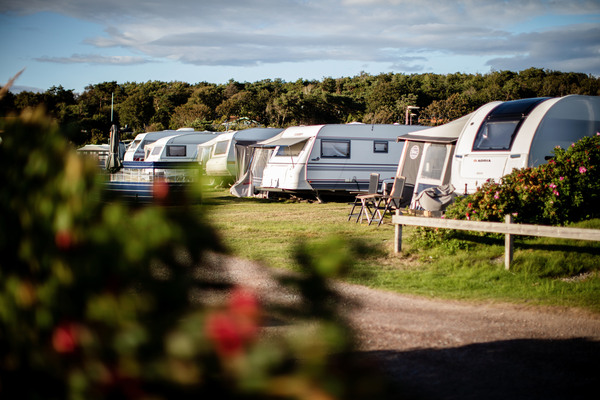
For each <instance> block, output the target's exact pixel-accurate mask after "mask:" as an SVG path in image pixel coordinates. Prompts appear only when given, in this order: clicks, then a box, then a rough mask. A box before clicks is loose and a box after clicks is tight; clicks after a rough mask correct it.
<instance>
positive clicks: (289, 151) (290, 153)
mask: <svg viewBox="0 0 600 400" xmlns="http://www.w3.org/2000/svg"><path fill="white" fill-rule="evenodd" d="M305 144H306V140H303V141H302V142H300V143H295V144H293V145H291V146H279V148H278V149H277V153H275V157H296V156H298V155H300V153H301V152H302V150H304V145H305Z"/></svg>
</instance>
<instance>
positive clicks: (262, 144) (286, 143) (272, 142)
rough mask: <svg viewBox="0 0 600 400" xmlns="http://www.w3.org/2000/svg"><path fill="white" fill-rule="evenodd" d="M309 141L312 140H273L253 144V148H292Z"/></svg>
mask: <svg viewBox="0 0 600 400" xmlns="http://www.w3.org/2000/svg"><path fill="white" fill-rule="evenodd" d="M308 139H310V138H308V137H306V136H303V137H293V138H272V139H267V140H263V141H262V142H258V143H256V144H253V145H252V147H277V146H292V145H295V144H296V143H300V142H303V141H305V140H308Z"/></svg>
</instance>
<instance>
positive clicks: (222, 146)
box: [213, 140, 229, 156]
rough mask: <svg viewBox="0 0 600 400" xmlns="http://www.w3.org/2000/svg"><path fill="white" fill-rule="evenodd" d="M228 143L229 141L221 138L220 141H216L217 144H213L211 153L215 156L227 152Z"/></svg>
mask: <svg viewBox="0 0 600 400" xmlns="http://www.w3.org/2000/svg"><path fill="white" fill-rule="evenodd" d="M228 145H229V141H228V140H222V141H220V142H217V144H215V152H214V153H213V154H214V155H215V156H218V155H220V154H225V153H226V152H227V147H229V146H228Z"/></svg>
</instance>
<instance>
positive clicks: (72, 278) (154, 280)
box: [0, 111, 382, 399]
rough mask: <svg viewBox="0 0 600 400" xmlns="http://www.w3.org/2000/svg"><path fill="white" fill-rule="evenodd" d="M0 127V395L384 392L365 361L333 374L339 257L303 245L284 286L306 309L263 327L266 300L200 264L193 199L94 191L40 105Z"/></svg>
mask: <svg viewBox="0 0 600 400" xmlns="http://www.w3.org/2000/svg"><path fill="white" fill-rule="evenodd" d="M0 139H1V140H0V180H1V182H2V190H1V191H0V209H1V210H2V217H1V219H0V254H1V257H0V397H2V398H27V399H66V398H69V399H102V398H111V399H112V398H136V399H139V398H152V399H166V398H169V399H185V398H207V397H209V396H210V397H211V398H212V397H218V398H231V397H249V398H282V397H289V398H294V397H303V396H304V397H306V396H308V395H310V394H312V395H314V396H316V397H319V396H321V397H323V396H330V397H338V398H349V397H353V396H355V397H354V398H361V397H362V398H373V396H374V395H375V393H376V392H377V390H379V389H381V387H382V386H380V385H374V384H373V381H372V380H369V381H368V384H365V383H366V381H365V379H367V380H368V379H370V378H372V377H373V376H374V374H373V373H366V372H364V371H362V372H361V373H360V374H355V372H353V370H352V368H350V367H349V366H350V363H348V362H345V361H344V357H343V356H340V357H339V359H338V360H337V362H338V364H339V365H337V368H335V370H334V369H333V367H334V366H335V360H332V359H331V358H330V357H329V355H330V354H331V353H333V352H335V353H338V354H347V350H349V349H351V348H352V347H351V346H352V341H351V340H350V339H351V336H350V335H349V334H348V331H347V330H346V329H345V326H346V325H345V324H344V323H343V321H341V320H340V319H337V318H333V317H332V315H333V311H332V310H335V308H332V304H335V300H336V299H335V296H334V294H333V292H331V291H329V290H328V288H327V283H326V281H325V277H324V274H325V273H328V272H327V271H330V270H331V269H332V268H333V269H334V270H339V269H341V267H340V266H339V265H338V264H336V263H338V262H341V263H346V262H347V261H348V259H347V258H343V257H337V258H336V257H333V258H332V254H333V253H335V252H334V251H333V252H332V251H330V252H329V254H328V255H327V257H325V258H320V257H319V256H313V255H308V254H306V253H305V252H300V253H299V254H301V256H299V259H300V260H301V261H302V263H303V265H305V266H307V270H308V273H307V274H306V275H305V276H304V275H303V276H299V277H297V278H294V277H289V278H287V279H286V281H285V283H287V284H289V285H292V286H293V287H296V288H297V290H298V297H299V299H300V300H299V304H300V305H302V304H303V301H304V304H309V305H310V308H305V309H300V310H298V309H295V308H294V307H298V306H297V305H294V306H290V307H289V308H285V307H284V308H283V309H280V310H277V312H278V313H279V314H278V315H282V316H285V317H286V318H290V320H289V321H287V325H289V326H290V327H293V328H290V329H288V330H286V332H285V333H284V334H282V335H275V334H273V335H259V332H260V330H261V329H262V328H263V327H264V326H265V321H268V320H267V317H269V315H270V313H271V311H270V310H268V309H266V308H265V307H264V306H263V305H261V304H260V303H259V302H258V300H257V296H256V294H255V293H253V292H252V291H250V290H248V289H245V288H243V287H234V288H231V287H230V286H231V285H230V284H229V283H228V280H227V277H226V275H225V274H224V273H223V271H221V270H220V264H219V263H218V262H217V263H214V262H212V263H207V262H205V259H206V258H205V257H204V256H205V255H206V252H207V251H209V250H210V251H216V252H219V251H223V248H222V246H221V245H220V244H219V241H218V235H217V232H215V231H214V230H213V229H212V228H211V227H210V226H208V225H207V224H206V223H205V222H204V221H205V220H206V218H205V215H204V213H203V212H202V207H197V206H191V205H190V204H191V203H193V202H192V201H190V204H188V203H186V202H183V203H182V204H180V205H178V206H177V207H161V206H159V205H151V206H146V207H135V206H133V205H129V204H126V203H120V202H115V201H108V200H106V199H103V193H102V182H101V179H99V177H98V174H97V171H96V167H95V164H94V163H93V162H91V161H89V160H86V159H85V158H82V157H80V156H79V155H78V154H77V153H76V152H75V151H74V149H72V148H71V147H70V146H69V145H68V144H67V143H66V142H65V141H64V140H63V139H62V136H61V134H60V132H59V131H58V129H57V127H56V126H55V125H54V124H53V123H52V122H51V121H50V120H49V119H47V117H46V116H45V115H43V114H42V113H41V112H40V111H35V112H34V111H27V112H25V113H23V115H21V116H20V117H13V118H6V119H3V120H1V121H0ZM192 200H193V199H192ZM332 260H333V261H332ZM323 263H324V264H323ZM332 263H333V264H332ZM319 271H323V273H320V272H319ZM215 277H220V278H219V279H216V278H215ZM307 294H310V296H311V298H310V301H308V300H307V299H306V295H307ZM215 298H216V299H217V300H219V299H220V301H217V302H215V301H214V299H215ZM303 299H304V300H303ZM319 304H322V305H323V306H319ZM323 307H325V308H323ZM307 310H309V312H307ZM323 310H325V311H327V312H324V311H323ZM299 311H301V312H299ZM294 315H295V316H296V319H294V318H293V316H294ZM307 322H310V323H307ZM334 372H335V373H334ZM358 387H360V388H363V392H357V391H356V390H354V389H356V388H358ZM365 388H367V389H366V390H365ZM328 398H329V397H328Z"/></svg>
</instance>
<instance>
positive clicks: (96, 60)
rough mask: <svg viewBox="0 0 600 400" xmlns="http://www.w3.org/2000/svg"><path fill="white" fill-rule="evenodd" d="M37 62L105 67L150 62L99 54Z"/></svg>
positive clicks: (74, 55) (54, 58) (136, 58)
mask: <svg viewBox="0 0 600 400" xmlns="http://www.w3.org/2000/svg"><path fill="white" fill-rule="evenodd" d="M36 60H37V61H40V62H49V63H56V64H105V65H138V64H145V63H147V62H148V60H146V59H144V58H142V57H132V56H100V55H97V54H73V55H72V56H70V57H49V56H44V57H38V58H36Z"/></svg>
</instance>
